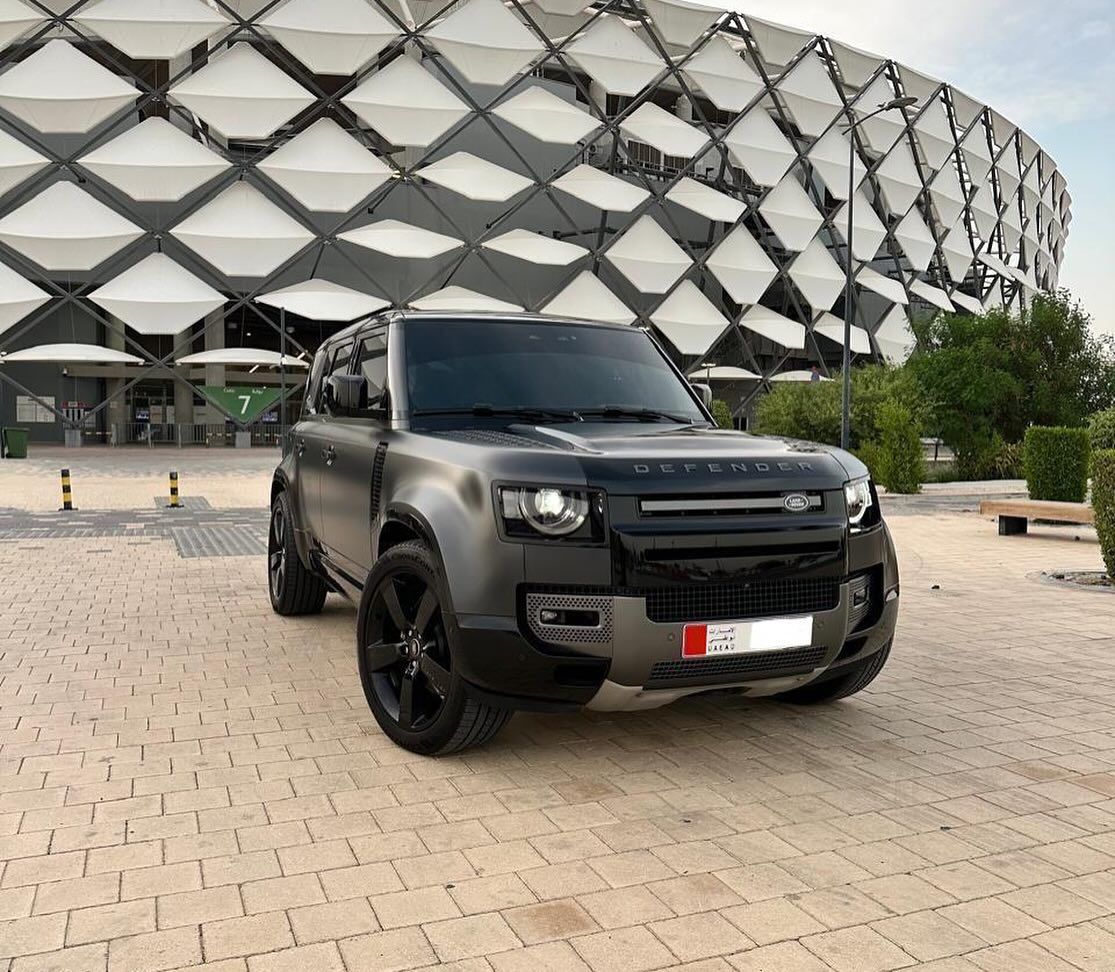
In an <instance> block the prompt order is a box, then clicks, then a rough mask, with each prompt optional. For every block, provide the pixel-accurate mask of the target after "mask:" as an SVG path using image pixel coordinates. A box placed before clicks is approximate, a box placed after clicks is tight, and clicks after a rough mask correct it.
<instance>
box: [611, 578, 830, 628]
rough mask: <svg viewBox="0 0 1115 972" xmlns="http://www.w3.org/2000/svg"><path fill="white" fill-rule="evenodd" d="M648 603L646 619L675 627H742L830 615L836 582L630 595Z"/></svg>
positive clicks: (694, 587)
mask: <svg viewBox="0 0 1115 972" xmlns="http://www.w3.org/2000/svg"><path fill="white" fill-rule="evenodd" d="M632 594H635V595H636V596H642V597H645V598H646V601H647V618H648V619H650V620H651V621H656V622H659V623H669V622H677V621H745V620H747V619H748V618H775V617H784V616H786V615H793V614H819V613H821V612H823V611H832V610H834V609H835V608H836V607H837V605H839V603H840V581H839V579H837V578H835V577H832V578H829V577H812V578H787V579H785V580H770V581H755V582H753V583H750V584H724V585H719V584H700V585H697V584H690V585H686V586H683V587H663V588H657V589H655V588H651V589H647V590H641V591H638V592H634V591H633V592H632Z"/></svg>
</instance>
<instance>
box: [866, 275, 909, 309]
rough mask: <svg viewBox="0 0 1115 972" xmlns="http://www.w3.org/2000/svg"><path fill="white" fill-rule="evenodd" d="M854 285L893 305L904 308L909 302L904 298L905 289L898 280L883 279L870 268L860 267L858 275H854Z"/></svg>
mask: <svg viewBox="0 0 1115 972" xmlns="http://www.w3.org/2000/svg"><path fill="white" fill-rule="evenodd" d="M856 283H858V284H859V285H860V286H861V287H866V288H867V289H868V290H870V291H873V292H874V293H876V294H878V295H879V296H880V297H885V298H886V299H887V300H889V301H892V302H893V303H895V304H902V305H903V306H905V305H906V304H908V303H909V302H910V301H909V299H908V298H907V297H906V288H905V287H903V286H902V282H901V281H900V280H895V279H893V278H892V277H884V276H883V275H882V274H881V273H878V272H877V271H875V270H872V269H871V267H860V269H859V273H857V274H856Z"/></svg>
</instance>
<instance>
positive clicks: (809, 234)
mask: <svg viewBox="0 0 1115 972" xmlns="http://www.w3.org/2000/svg"><path fill="white" fill-rule="evenodd" d="M759 212H760V213H762V216H763V219H765V220H766V221H767V223H768V224H769V225H770V228H771V229H772V230H774V232H775V234H776V235H777V236H778V239H779V242H781V244H782V246H783V247H785V249H787V250H791V251H796V252H800V251H801V250H804V249H805V248H806V246H808V245H809V242H810V241H811V240H812V239H813V237H815V236H816V235H817V231H818V230H819V229H820V228H821V226H822V224H823V223H824V220H823V219H822V218H821V214H820V213H819V212H818V211H817V207H816V206H814V205H813V200H812V199H810V198H809V196H808V194H807V193H806V191H805V190H804V189H803V188H802V187H801V183H800V182H798V180H797V178H796V177H795V176H794V175H793V173H791V174H789V175H787V176H784V177H783V179H782V181H781V182H780V183H778V185H777V186H775V187H774V188H773V189H772V190H771V191H770V192H769V193H767V196H766V198H765V199H764V200H763V201H762V202H761V203H760V204H759Z"/></svg>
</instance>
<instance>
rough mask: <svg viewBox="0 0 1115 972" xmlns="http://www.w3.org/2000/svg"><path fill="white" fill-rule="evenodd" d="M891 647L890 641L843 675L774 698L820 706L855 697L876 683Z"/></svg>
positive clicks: (781, 700)
mask: <svg viewBox="0 0 1115 972" xmlns="http://www.w3.org/2000/svg"><path fill="white" fill-rule="evenodd" d="M890 646H891V643H890V642H889V641H888V642H887V643H886V644H885V645H883V647H882V648H880V649H879V650H878V651H877V652H875V654H874V655H871V656H869V657H867V658H865V659H863V661H861V662H857V663H856V664H855V665H852V666H851V667H850V668H849V669H848V671H847V672H845V673H844V674H843V675H838V676H837V677H836V678H830V679H825V680H824V681H820V682H811V683H810V684H809V685H803V686H802V687H801V688H796V689H790V691H789V692H780V693H779V694H778V695H775V696H773V698H776V699H778V700H779V701H780V702H790V703H792V704H793V705H820V704H821V703H823V702H837V701H839V700H840V699H846V698H847V697H848V696H849V695H855V694H856V692H860V691H862V690H863V689H865V688H867V686H868V685H870V684H871V683H872V682H873V681H875V679H876V677H877V676H878V674H879V672H881V671H882V670H883V666H884V665H885V664H886V663H887V659H888V658H889V657H890ZM822 678H824V676H822Z"/></svg>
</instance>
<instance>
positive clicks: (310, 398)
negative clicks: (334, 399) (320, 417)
mask: <svg viewBox="0 0 1115 972" xmlns="http://www.w3.org/2000/svg"><path fill="white" fill-rule="evenodd" d="M330 356H331V349H330V348H321V349H320V350H319V351H318V353H317V354H316V355H315V356H314V364H313V367H312V368H311V369H310V380H309V381H308V382H307V383H306V398H305V401H304V402H303V403H302V409H303V412H304V414H306V415H317V414H318V411H319V409H318V396H319V394H320V393H321V378H322V375H324V374H325V363H326V361H328V360H329V358H330Z"/></svg>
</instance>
